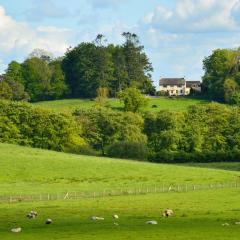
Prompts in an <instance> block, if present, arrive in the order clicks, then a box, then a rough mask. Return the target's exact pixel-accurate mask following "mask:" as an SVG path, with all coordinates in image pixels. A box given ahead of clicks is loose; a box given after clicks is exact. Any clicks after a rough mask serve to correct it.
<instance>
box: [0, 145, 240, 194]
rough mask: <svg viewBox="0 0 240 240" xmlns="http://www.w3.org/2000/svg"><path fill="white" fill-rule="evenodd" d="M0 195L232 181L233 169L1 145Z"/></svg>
mask: <svg viewBox="0 0 240 240" xmlns="http://www.w3.org/2000/svg"><path fill="white" fill-rule="evenodd" d="M0 166H1V168H0V189H1V194H20V193H22V194H27V193H48V192H50V193H56V192H67V191H98V190H104V189H110V190H114V189H119V188H135V187H140V186H154V185H159V186H161V185H162V184H166V185H170V184H186V183H189V184H193V183H194V184H202V183H204V184H205V183H206V184H208V183H219V182H223V183H226V182H230V181H236V180H237V179H238V178H239V177H238V176H239V172H237V171H224V170H215V169H204V168H196V167H188V166H176V165H167V164H151V163H144V162H136V161H127V160H118V159H109V158H100V157H91V156H79V155H73V154H66V153H58V152H53V151H46V150H40V149H32V148H27V147H21V146H15V145H8V144H0Z"/></svg>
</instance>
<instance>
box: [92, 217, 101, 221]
mask: <svg viewBox="0 0 240 240" xmlns="http://www.w3.org/2000/svg"><path fill="white" fill-rule="evenodd" d="M91 219H92V220H93V221H97V220H104V218H103V217H96V216H93V217H91Z"/></svg>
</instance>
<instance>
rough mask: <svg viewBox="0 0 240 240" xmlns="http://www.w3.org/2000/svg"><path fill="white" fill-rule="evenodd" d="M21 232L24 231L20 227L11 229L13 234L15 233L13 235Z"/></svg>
mask: <svg viewBox="0 0 240 240" xmlns="http://www.w3.org/2000/svg"><path fill="white" fill-rule="evenodd" d="M21 231H22V228H20V227H18V228H12V229H11V232H13V233H20V232H21Z"/></svg>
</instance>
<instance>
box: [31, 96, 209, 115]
mask: <svg viewBox="0 0 240 240" xmlns="http://www.w3.org/2000/svg"><path fill="white" fill-rule="evenodd" d="M108 103H109V105H110V106H111V107H112V108H113V109H119V110H121V109H122V108H123V104H122V103H121V102H120V101H119V100H117V99H110V100H109V101H108ZM205 103H208V101H207V100H203V99H194V98H168V97H158V98H149V101H148V105H147V106H146V107H145V108H144V109H143V110H147V111H160V110H166V109H167V110H174V111H179V110H185V109H187V107H189V106H191V105H195V104H205ZM95 104H96V103H95V101H91V100H89V99H63V100H55V101H44V102H37V103H34V105H35V106H40V107H44V108H48V109H51V110H55V111H58V112H61V111H65V112H68V111H71V110H73V109H76V108H82V109H88V108H90V107H92V106H94V105H95ZM153 106H154V107H153Z"/></svg>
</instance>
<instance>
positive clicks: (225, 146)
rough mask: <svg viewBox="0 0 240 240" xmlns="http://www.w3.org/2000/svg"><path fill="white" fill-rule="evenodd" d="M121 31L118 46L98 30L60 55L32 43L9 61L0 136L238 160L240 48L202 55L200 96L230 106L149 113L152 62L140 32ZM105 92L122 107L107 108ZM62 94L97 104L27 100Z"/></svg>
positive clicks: (158, 155)
mask: <svg viewBox="0 0 240 240" xmlns="http://www.w3.org/2000/svg"><path fill="white" fill-rule="evenodd" d="M122 35H123V37H124V39H125V41H124V43H123V44H122V45H113V44H107V43H106V39H105V37H104V36H103V35H98V36H97V38H96V39H95V40H94V41H93V42H89V43H81V44H79V45H78V46H77V47H75V48H69V49H68V50H67V52H66V54H65V55H64V56H63V57H61V58H57V59H54V58H53V57H52V56H51V54H49V53H47V52H45V51H43V50H35V51H34V52H33V53H31V54H30V55H29V56H28V58H27V59H26V60H25V61H24V62H23V63H18V62H16V61H13V62H11V63H10V64H9V66H8V69H7V70H6V73H5V74H4V75H3V76H2V77H1V80H0V99H3V100H1V101H0V105H1V108H0V142H9V143H16V144H20V145H26V146H32V147H39V148H45V149H52V150H57V151H65V152H72V153H79V154H90V155H103V156H111V157H120V158H131V159H139V160H149V161H156V162H187V161H239V160H240V110H239V107H238V106H239V105H240V58H239V56H240V50H239V49H219V50H215V51H214V52H213V53H212V55H211V56H209V57H207V58H205V59H204V61H203V68H204V70H205V75H204V77H203V83H202V88H203V93H202V94H203V97H206V98H210V99H212V100H215V101H219V102H226V103H229V104H232V105H234V106H230V105H224V104H220V103H211V104H206V105H199V106H197V105H195V106H192V107H190V108H188V109H187V111H178V112H176V111H166V110H165V111H163V110H162V111H161V110H160V111H159V112H156V113H153V112H146V111H143V110H142V108H143V107H144V106H145V105H146V104H147V99H146V97H145V96H144V94H151V95H154V94H155V88H154V86H153V84H152V80H151V72H152V71H153V68H152V65H151V63H150V61H149V59H148V57H147V55H146V53H145V52H144V47H143V46H141V44H140V42H139V39H138V37H137V36H136V35H135V34H132V33H123V34H122ZM108 97H117V98H119V99H120V100H121V101H122V102H123V103H124V109H123V111H117V110H113V109H111V108H110V107H108V101H107V99H108ZM61 98H91V99H93V100H94V101H95V106H94V107H93V108H90V109H88V110H83V109H76V110H75V111H73V112H72V113H69V114H60V113H55V112H51V111H47V110H43V109H41V108H38V107H34V106H32V105H31V104H30V103H26V102H27V101H30V102H36V101H42V100H54V99H61ZM12 100H13V101H12Z"/></svg>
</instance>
